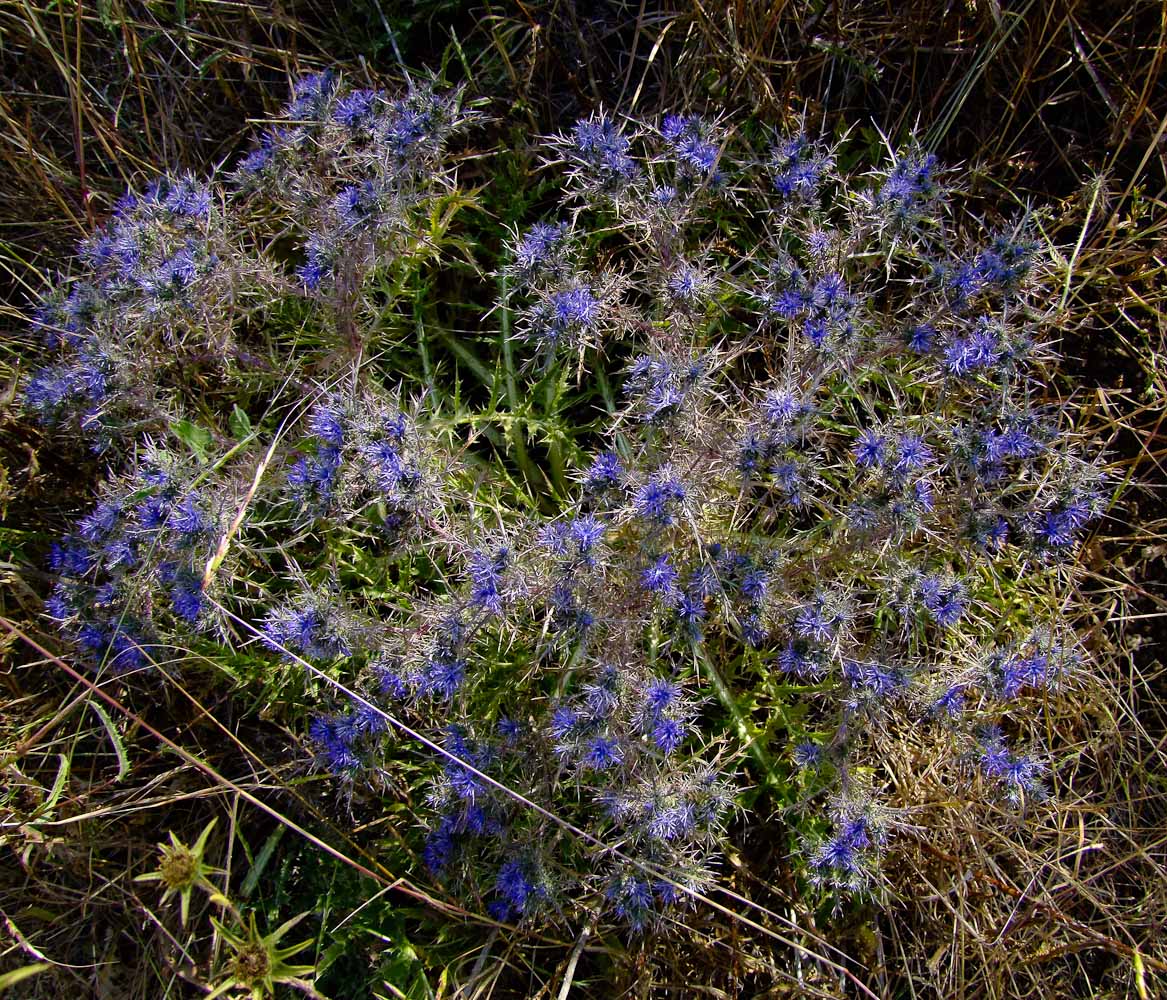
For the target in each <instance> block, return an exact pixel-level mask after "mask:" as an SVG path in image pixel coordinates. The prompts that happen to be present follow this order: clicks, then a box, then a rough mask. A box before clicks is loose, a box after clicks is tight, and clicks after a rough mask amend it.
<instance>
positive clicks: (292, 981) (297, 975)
mask: <svg viewBox="0 0 1167 1000" xmlns="http://www.w3.org/2000/svg"><path fill="white" fill-rule="evenodd" d="M234 915H235V917H236V919H237V921H238V923H237V925H236V926H234V927H228V926H227V925H226V924H224V923H223V922H222V921H221V920H218V919H217V918H215V917H212V918H211V923H213V924H214V925H215V930H216V931H217V932H218V934H219V936H220V937H221V938H222V939H223V941H224V942H225V943H226V944H227V947H228V948H230V949H231V955H230V957H229V959H228V961H227V974H226V976H225V978H224V979H223V981H222V982H221V983H219V984H218V985H217V986H216V987H215V988H214V989H213V990H211V992H210V993H208V994H207V1000H214V998H215V997H219V996H222V995H223V994H225V993H227V992H228V991H229V990H242V991H245V992H246V993H247V995H248V996H249V997H250V998H251V1000H270V998H271V997H274V996H275V993H276V987H277V986H278V985H280V984H281V983H286V984H288V985H293V986H300V987H305V986H309V985H310V984H309V983H307V982H306V981H305V979H304V977H305V976H310V975H312V973H313V971H315V970H314V966H311V965H294V964H292V963H290V962H289V961H288V959H290V958H292V957H293V956H294V955H298V954H299V953H300V952H302V951H304V950H305V949H306V948H309V947H311V945H312V939H311V938H309V939H308V940H306V941H301V942H300V943H299V944H293V945H287V946H285V947H282V948H281V947H280V941H281V940H282V939H283V937H284V936H285V935H286V934H287V933H288V932H289V931H290V930H291V929H292V928H293V927H295V926H296V925H297V924H298V923H300V921H301V920H303V919H304V918H305V917H306V916H308V914H307V913H301V914H299V915H298V916H295V917H293V918H292V919H291V920H287V921H285V922H284V923H282V924H280V926H279V927H277V928H276V929H275V930H274V931H272V932H271V933H270V934H260V933H259V929H258V928H257V926H256V923H255V913H254V912H251V913H248V914H247V919H246V921H243V920H242V918H240V917H239V914H238V913H235V914H234Z"/></svg>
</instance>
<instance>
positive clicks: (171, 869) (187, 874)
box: [135, 818, 218, 927]
mask: <svg viewBox="0 0 1167 1000" xmlns="http://www.w3.org/2000/svg"><path fill="white" fill-rule="evenodd" d="M216 822H217V818H216V819H212V820H211V821H210V822H209V823H208V824H207V825H206V826H205V827H203V832H202V833H200V834H199V836H198V839H197V840H196V841H195V842H194V843H193V844H192V845H191V846H189V847H188V846H187V845H186V844H184V843H183V842H182V841H181V840H179V839H178V837H177V836H176V835H175V833H174V831H173V830H171V831H170V843H168V844H159V845H158V850H159V852H160V854H161V857H160V858H159V860H158V868H157V869H156V870H155V871H152V872H147V873H146V874H144V875H139V876H137V877H136V878H135V881H136V882H161V883H162V902H163V903H165V902H166V901H167V900H168V899H169V898H170V897H171V896H178V902H179V914H180V918H181V921H182V926H183V927H185V926H186V921H187V917H188V916H189V914H190V900H191V896H192V895H193V894H194V891H195V889H201V890H203V891H204V892H206V893H208V894H211V895H214V894H215V893H217V892H218V890H217V889H216V888H215V885H214V883H213V882H212V881H211V877H212V876H213V875H215V874H217V873H218V870H217V869H216V868H213V867H211V866H210V865H208V864H207V862H206V858H205V855H206V851H207V838H208V837H210V835H211V831H212V830H213V829H214V828H215V823H216Z"/></svg>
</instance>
